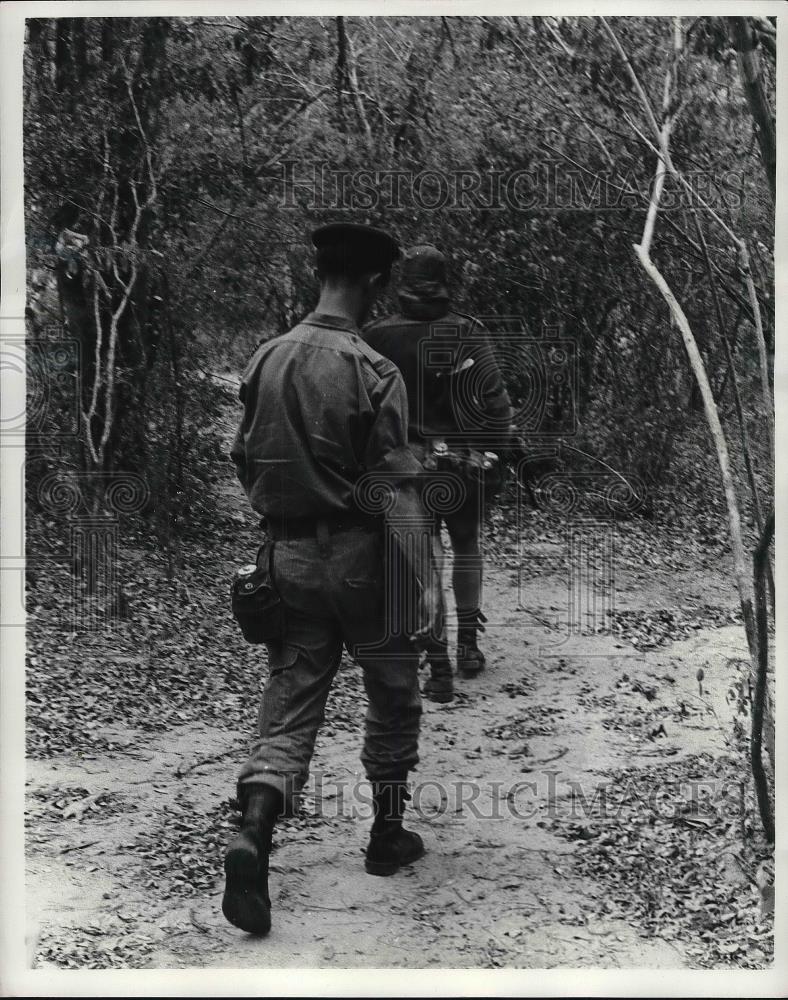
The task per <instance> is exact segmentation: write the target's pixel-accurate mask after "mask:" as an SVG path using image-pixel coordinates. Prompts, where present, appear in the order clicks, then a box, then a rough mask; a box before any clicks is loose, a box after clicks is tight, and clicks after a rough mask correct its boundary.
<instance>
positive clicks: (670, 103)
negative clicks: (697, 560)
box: [602, 18, 773, 836]
mask: <svg viewBox="0 0 788 1000" xmlns="http://www.w3.org/2000/svg"><path fill="white" fill-rule="evenodd" d="M680 20H681V19H680V18H674V19H673V24H674V31H673V60H672V63H671V66H670V67H669V68H668V70H667V72H666V75H665V86H664V89H663V102H662V125H661V126H659V125H657V122H656V118H655V116H654V112H653V110H652V108H651V104H650V102H649V100H648V97H647V96H646V93H645V91H644V90H643V88H642V86H641V84H640V81H639V80H638V78H637V75H636V73H635V70H634V69H633V67H632V64H631V63H630V61H629V59H628V58H627V56H626V53H624V50H623V49H622V47H621V43H620V42H619V40H618V38H617V37H616V35H615V33H614V32H613V30H612V28H610V27H609V25H608V24H607V21H606V20H605V19H604V18H602V23H603V24H604V26H605V29H606V30H607V32H608V34H609V35H610V37H611V38H612V40H613V43H614V45H615V47H616V50H617V51H618V53H619V55H620V56H621V57H622V59H623V60H624V62H625V65H626V66H627V69H628V71H629V74H630V77H631V79H632V81H633V84H634V85H635V89H636V91H637V92H638V94H639V96H640V99H641V102H642V103H643V105H644V110H645V112H646V115H647V117H648V119H649V123H650V126H651V129H652V131H653V132H654V134H655V135H656V136H657V137H658V142H659V148H658V149H656V150H655V153H656V155H657V164H656V170H655V176H654V184H653V185H652V194H651V200H650V202H649V207H648V213H647V215H646V222H645V225H644V227H643V237H642V239H641V242H640V244H636V245H635V247H634V250H635V254H636V255H637V258H638V260H639V261H640V264H641V266H642V267H643V270H644V271H645V272H646V274H647V275H648V276H649V278H651V280H652V281H653V282H654V284H655V285H656V287H657V289H658V290H659V292H660V294H661V295H662V297H663V298H664V300H665V302H666V303H667V305H668V308H669V309H670V314H671V316H672V318H673V320H674V322H675V323H676V325H677V326H678V328H679V331H680V333H681V336H682V339H683V341H684V347H685V349H686V351H687V357H688V359H689V363H690V367H691V368H692V371H693V374H694V375H695V378H696V379H697V382H698V388H699V389H700V393H701V398H702V400H703V408H704V412H705V414H706V421H707V423H708V426H709V431H710V433H711V436H712V440H713V442H714V447H715V450H716V452H717V460H718V462H719V466H720V478H721V479H722V486H723V490H724V493H725V501H726V504H727V508H728V527H729V534H730V542H731V552H732V555H733V572H734V576H735V579H736V587H737V590H738V592H739V602H740V604H741V609H742V616H743V618H744V629H745V633H746V636H747V645H748V648H749V651H750V664H751V677H752V679H753V681H754V683H755V689H756V692H759V693H760V694H761V695H762V701H761V704H762V706H763V713H764V714H765V715H766V717H767V720H768V722H767V725H768V726H771V725H772V720H773V714H772V712H771V706H770V704H769V698H768V691H766V690H764V689H765V683H764V684H763V685H762V686H761V687H759V684H758V677H759V674H760V673H761V665H762V663H763V657H764V655H765V653H764V648H763V643H762V641H761V637H762V636H761V634H762V631H763V628H765V626H764V624H763V620H762V621H761V622H760V623H759V627H757V628H756V621H755V612H754V607H753V599H754V586H753V578H752V576H751V574H750V573H748V571H747V566H746V559H745V552H744V542H743V539H742V529H741V516H740V514H739V502H738V498H737V496H736V488H735V485H734V482H733V475H732V471H731V462H730V456H729V454H728V444H727V441H726V439H725V432H724V431H723V429H722V424H721V423H720V416H719V412H718V410H717V404H716V402H715V400H714V394H713V392H712V389H711V385H710V383H709V379H708V375H707V374H706V368H705V366H704V364H703V359H702V357H701V355H700V351H699V350H698V344H697V341H696V340H695V336H694V334H693V332H692V328H691V327H690V324H689V321H688V319H687V316H686V314H685V313H684V310H683V309H682V308H681V305H680V304H679V302H678V300H677V299H676V296H675V295H674V294H673V291H672V289H671V288H670V286H669V285H668V283H667V281H666V280H665V278H664V277H663V275H662V274H661V273H660V271H659V269H658V268H657V266H656V264H655V263H654V262H653V260H652V259H651V254H650V250H651V243H652V239H653V237H654V230H655V226H656V221H657V215H658V212H659V208H660V200H661V197H662V190H663V187H664V182H665V176H666V173H667V172H668V170H670V172H671V174H673V175H674V176H677V177H678V178H679V179H682V178H681V175H680V174H679V173H678V171H676V169H675V167H673V166H672V163H671V159H670V148H669V144H670V133H671V128H672V125H673V117H672V116H671V111H670V109H671V108H672V107H675V106H676V102H675V101H674V99H673V84H674V81H675V79H676V77H677V63H678V60H679V58H680V53H681V49H682V36H681V30H680ZM715 218H718V217H717V216H715ZM723 226H724V223H723ZM725 229H726V231H727V232H728V233H729V234H730V229H729V227H727V226H725ZM737 242H738V243H739V249H740V251H741V249H742V246H743V244H742V242H741V241H737ZM744 253H745V254H746V248H745V249H744ZM753 308H754V309H757V303H754V304H753ZM766 545H767V546H768V542H766ZM759 551H760V547H759ZM759 567H761V563H760V562H759ZM762 574H763V569H762V567H761V577H760V580H761V583H762V579H763V577H762ZM763 605H764V614H765V599H764V601H763ZM762 721H763V716H762V718H761V722H762ZM753 739H755V736H754V737H753ZM759 752H760V751H759ZM753 777H754V779H755V781H756V783H757V781H758V776H757V774H755V773H754V774H753ZM759 794H760V792H759ZM767 818H768V817H767ZM764 830H765V832H766V834H767V836H769V834H770V829H769V827H768V826H767V825H766V824H764ZM771 835H772V836H773V829H772V830H771Z"/></svg>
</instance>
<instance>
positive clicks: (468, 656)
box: [457, 608, 487, 677]
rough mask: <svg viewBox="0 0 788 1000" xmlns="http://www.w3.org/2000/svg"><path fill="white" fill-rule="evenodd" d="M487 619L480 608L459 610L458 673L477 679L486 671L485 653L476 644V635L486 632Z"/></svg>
mask: <svg viewBox="0 0 788 1000" xmlns="http://www.w3.org/2000/svg"><path fill="white" fill-rule="evenodd" d="M486 621H487V619H486V618H485V617H484V615H483V614H482V613H481V611H480V610H479V609H478V608H472V609H465V610H462V609H460V608H457V673H458V674H459V675H460V676H461V677H475V676H476V675H477V674H480V673H481V672H482V670H484V666H485V662H486V661H485V659H484V653H482V651H481V650H480V649H479V647H478V645H477V643H476V633H477V632H484V625H483V624H482V623H483V622H486Z"/></svg>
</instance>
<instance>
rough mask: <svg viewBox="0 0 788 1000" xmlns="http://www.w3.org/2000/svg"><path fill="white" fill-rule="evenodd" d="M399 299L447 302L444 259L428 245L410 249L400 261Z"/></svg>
mask: <svg viewBox="0 0 788 1000" xmlns="http://www.w3.org/2000/svg"><path fill="white" fill-rule="evenodd" d="M399 294H400V298H404V299H408V300H412V301H415V302H426V301H435V300H440V301H443V300H447V299H448V298H449V290H448V288H447V281H446V257H445V256H444V254H442V253H441V252H440V250H438V248H437V247H434V246H432V245H431V244H429V243H424V244H422V245H420V246H415V247H411V248H410V249H409V250H407V251H406V252H405V255H404V257H403V259H402V271H401V274H400V286H399Z"/></svg>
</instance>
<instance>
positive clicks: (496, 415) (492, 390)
mask: <svg viewBox="0 0 788 1000" xmlns="http://www.w3.org/2000/svg"><path fill="white" fill-rule="evenodd" d="M473 341H474V349H473V355H474V363H475V364H479V365H481V366H482V368H483V370H484V373H485V376H486V377H485V378H484V379H482V380H481V382H480V385H481V397H482V398H481V400H480V402H481V404H482V410H483V416H484V418H485V420H486V421H488V422H489V425H490V426H491V427H494V428H495V429H496V431H498V430H499V429H500V442H499V443H498V445H499V447H500V448H501V449H506V448H509V447H511V445H512V431H513V429H514V428H513V425H512V421H513V419H514V411H513V409H512V402H511V399H510V398H509V393H508V392H507V390H506V386H505V384H504V381H503V376H502V375H501V369H500V367H499V365H498V361H497V359H496V357H495V351H494V350H493V346H492V344H491V343H490V336H489V334H488V332H487V331H486V330H485V328H484V327H483V326H482V324H481V323H478V322H477V324H476V326H475V327H474V330H473ZM477 344H478V346H477ZM488 373H489V374H488Z"/></svg>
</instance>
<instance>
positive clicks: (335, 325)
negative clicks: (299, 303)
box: [303, 312, 361, 337]
mask: <svg viewBox="0 0 788 1000" xmlns="http://www.w3.org/2000/svg"><path fill="white" fill-rule="evenodd" d="M303 322H304V323H306V324H308V325H309V326H322V327H324V328H325V329H326V330H347V332H348V333H354V334H355V335H356V336H357V337H360V336H361V331H360V330H359V328H358V326H357V325H356V324H355V323H354V322H353V320H352V319H347V318H346V317H345V316H330V315H329V314H328V313H319V312H311V313H310V314H309V315H308V316H307V317H306V318H305V319H304V321H303Z"/></svg>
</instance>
